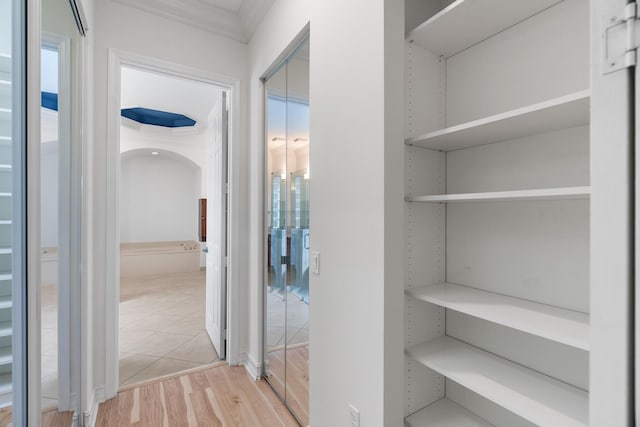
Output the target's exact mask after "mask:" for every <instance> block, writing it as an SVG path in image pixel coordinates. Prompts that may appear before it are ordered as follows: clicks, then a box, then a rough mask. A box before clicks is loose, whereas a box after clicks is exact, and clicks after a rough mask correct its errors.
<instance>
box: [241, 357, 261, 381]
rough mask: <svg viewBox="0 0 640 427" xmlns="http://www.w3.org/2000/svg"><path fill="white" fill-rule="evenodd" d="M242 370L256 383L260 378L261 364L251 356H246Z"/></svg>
mask: <svg viewBox="0 0 640 427" xmlns="http://www.w3.org/2000/svg"><path fill="white" fill-rule="evenodd" d="M243 364H244V368H245V369H246V370H247V373H248V374H249V376H250V377H251V378H253V379H254V380H256V381H258V380H259V379H260V378H261V377H262V363H260V362H258V361H256V360H255V359H254V358H253V357H251V355H249V354H246V355H245V360H244V363H243Z"/></svg>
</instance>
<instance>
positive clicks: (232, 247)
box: [104, 49, 242, 399]
mask: <svg viewBox="0 0 640 427" xmlns="http://www.w3.org/2000/svg"><path fill="white" fill-rule="evenodd" d="M108 55H109V58H108V82H107V88H108V94H109V96H108V101H107V191H106V227H105V248H106V259H105V276H106V277H105V279H106V281H105V283H106V289H105V292H106V298H105V312H106V333H105V336H104V340H105V348H106V355H105V356H106V360H105V398H107V399H109V398H111V397H114V396H115V395H116V394H117V392H118V388H119V378H118V377H119V373H118V368H119V357H118V331H119V301H120V258H119V255H120V214H119V198H120V190H119V188H120V108H121V107H120V105H121V102H120V91H121V69H122V67H123V66H127V67H131V68H136V69H138V70H143V71H149V72H154V73H160V74H164V75H169V76H175V77H180V78H183V79H188V80H194V81H199V82H202V83H207V84H211V85H215V86H218V87H220V88H221V89H223V90H226V91H227V92H228V93H229V106H230V108H229V140H228V141H229V143H228V144H229V156H228V160H227V176H228V180H229V181H228V182H229V211H228V213H227V230H228V235H227V248H228V249H227V251H228V254H229V262H228V267H227V363H229V364H230V365H236V364H238V363H240V362H242V360H241V359H240V356H241V355H240V349H239V347H240V338H241V337H240V333H239V332H240V316H239V314H240V313H239V312H240V287H239V283H238V278H239V263H238V262H237V260H238V255H239V246H240V243H241V242H240V234H241V233H240V226H241V224H240V216H239V215H234V214H235V213H236V212H240V197H239V196H240V191H239V189H240V178H241V176H240V167H239V166H240V155H241V149H242V147H241V142H240V141H241V140H240V136H241V129H240V124H239V120H238V118H239V117H240V79H238V78H235V77H230V76H226V75H223V74H218V73H214V72H210V71H204V70H199V69H196V68H192V67H188V66H184V65H180V64H175V63H172V62H168V61H164V60H161V59H157V58H152V57H148V56H144V55H139V54H135V53H131V52H127V51H123V50H120V49H109V52H108Z"/></svg>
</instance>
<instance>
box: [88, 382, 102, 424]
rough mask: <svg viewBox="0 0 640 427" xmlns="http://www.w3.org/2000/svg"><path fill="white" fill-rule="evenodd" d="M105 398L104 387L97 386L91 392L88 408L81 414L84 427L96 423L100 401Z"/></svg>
mask: <svg viewBox="0 0 640 427" xmlns="http://www.w3.org/2000/svg"><path fill="white" fill-rule="evenodd" d="M105 400H106V398H105V394H104V387H97V388H96V389H95V390H94V392H93V399H91V405H90V406H89V408H90V409H89V410H88V411H85V412H84V413H83V414H82V419H83V426H84V427H94V426H95V425H96V419H97V418H98V409H99V407H100V403H101V402H104V401H105Z"/></svg>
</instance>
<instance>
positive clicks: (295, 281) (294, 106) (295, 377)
mask: <svg viewBox="0 0 640 427" xmlns="http://www.w3.org/2000/svg"><path fill="white" fill-rule="evenodd" d="M287 172H288V173H287V176H288V177H289V182H288V186H289V195H290V196H289V203H288V209H289V215H288V216H287V219H288V224H287V225H288V229H289V236H290V240H291V252H290V262H289V269H288V272H289V286H288V287H287V290H288V291H287V318H286V323H287V328H286V356H285V363H286V366H285V370H286V387H285V392H286V394H285V403H286V404H287V406H288V407H289V409H290V410H291V411H292V412H293V414H294V415H295V417H296V418H297V419H298V421H299V422H300V423H301V424H302V425H304V426H306V425H308V424H309V392H308V389H309V368H308V360H309V303H310V301H309V239H310V234H309V41H308V40H306V41H305V42H304V43H302V44H301V45H300V46H299V47H298V49H296V51H295V52H294V53H293V55H291V56H290V57H289V59H288V60H287Z"/></svg>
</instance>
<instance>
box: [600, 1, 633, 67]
mask: <svg viewBox="0 0 640 427" xmlns="http://www.w3.org/2000/svg"><path fill="white" fill-rule="evenodd" d="M639 27H640V19H638V5H637V3H635V2H634V3H628V4H627V5H626V6H625V8H624V11H623V13H622V14H621V16H610V17H609V18H607V19H606V20H605V23H604V25H603V37H604V43H603V44H602V46H603V52H602V54H603V61H602V64H603V70H602V73H603V74H609V73H613V72H616V71H620V70H624V69H627V68H630V67H634V66H635V65H636V63H637V56H638V54H637V50H638V48H639V47H640V28H639Z"/></svg>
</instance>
